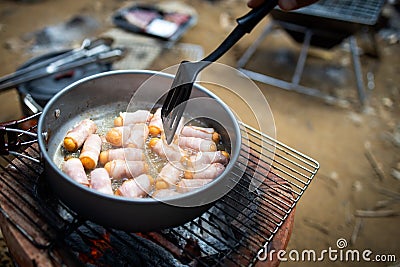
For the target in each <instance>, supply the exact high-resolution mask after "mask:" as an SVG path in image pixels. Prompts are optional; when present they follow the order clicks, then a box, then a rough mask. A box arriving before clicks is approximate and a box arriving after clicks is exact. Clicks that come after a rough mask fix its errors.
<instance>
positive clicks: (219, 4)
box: [0, 0, 400, 266]
mask: <svg viewBox="0 0 400 267" xmlns="http://www.w3.org/2000/svg"><path fill="white" fill-rule="evenodd" d="M184 2H186V3H187V4H190V5H191V6H192V7H194V9H195V10H196V11H197V13H198V21H197V24H196V25H195V26H194V27H193V28H191V29H190V30H189V31H188V32H187V33H186V34H185V35H184V36H183V38H182V39H181V42H182V43H190V44H196V45H200V46H202V48H203V50H204V53H205V54H207V53H209V52H210V51H212V49H213V48H215V47H216V46H217V45H218V44H219V42H221V41H222V40H223V38H224V37H225V35H226V34H227V32H228V31H229V29H230V27H231V25H232V23H233V22H234V21H233V19H234V18H235V17H237V16H240V15H242V14H244V13H245V12H246V10H247V8H246V6H245V1H239V0H236V1H234V0H230V1H222V0H221V1H201V0H196V1H184ZM126 3H127V2H124V1H117V0H114V1H105V0H101V1H89V0H81V1H39V0H38V1H32V2H29V1H1V2H0V40H1V46H0V66H1V68H0V75H4V74H7V73H10V72H12V71H14V70H15V68H17V66H19V65H20V64H22V63H23V62H24V61H26V60H27V59H29V58H30V57H32V53H29V52H28V51H27V50H26V47H28V46H29V45H30V42H32V37H31V36H30V35H29V33H32V32H35V31H37V30H39V29H42V28H43V27H45V26H47V25H54V24H57V23H61V22H65V21H66V20H68V19H70V18H71V16H73V15H77V14H87V15H90V16H91V17H93V18H95V19H96V20H97V22H98V25H97V28H96V30H93V31H91V32H90V35H91V36H96V35H97V34H99V33H101V32H104V31H106V30H107V29H109V28H112V27H113V25H112V23H111V20H110V16H111V14H112V12H113V11H115V10H116V9H117V8H119V7H120V6H122V5H125V4H126ZM264 25H265V24H263V25H260V26H259V27H257V28H256V29H255V30H254V32H253V34H252V35H249V36H247V37H246V38H245V39H243V40H242V41H241V42H239V44H237V45H236V46H235V47H234V49H232V50H231V51H230V52H229V53H228V54H227V55H225V56H224V57H223V58H221V60H220V62H221V63H225V64H227V65H229V66H233V67H235V66H236V62H237V60H238V58H239V57H240V56H241V55H242V54H243V52H244V51H245V49H246V48H247V47H248V46H249V45H250V44H251V43H252V42H253V41H254V39H255V38H256V37H257V36H258V34H259V33H260V31H261V29H262V28H263V26H264ZM377 43H378V51H379V55H380V58H379V59H374V58H371V57H368V56H365V55H364V54H363V55H362V56H361V62H362V67H363V78H364V82H366V80H367V75H368V77H369V78H371V77H373V78H374V83H375V86H373V88H371V89H367V94H368V102H369V103H368V104H367V105H366V106H365V107H364V108H361V107H360V105H359V102H358V99H357V94H356V86H355V82H354V74H353V71H352V65H351V61H350V58H349V52H348V47H347V46H346V45H341V46H339V47H335V48H334V49H331V50H320V49H312V51H311V53H310V57H309V58H308V60H307V65H306V68H305V74H304V78H303V79H304V80H302V82H304V83H306V84H307V85H309V86H313V87H316V88H319V89H321V91H323V92H326V93H329V94H331V95H334V96H338V97H339V98H340V99H341V101H340V103H339V104H333V105H332V104H328V103H326V102H325V101H323V100H321V99H317V98H315V97H310V96H305V95H302V94H298V93H295V92H288V91H285V90H282V89H279V88H276V87H273V86H270V85H266V84H262V83H257V85H258V86H259V89H260V90H261V92H262V93H263V95H264V96H265V98H266V99H267V101H268V103H269V105H270V107H271V111H272V113H273V116H274V119H275V128H276V138H277V139H278V140H279V141H281V142H283V143H285V144H287V145H289V146H291V147H293V148H295V149H296V150H298V151H300V152H302V153H304V154H305V155H308V156H310V157H312V158H314V159H316V160H317V161H318V162H319V163H320V165H321V168H320V170H319V172H318V173H317V176H316V177H315V179H314V180H313V181H312V183H311V185H310V187H309V188H308V189H307V190H306V192H305V194H304V196H303V197H302V198H301V199H300V202H299V203H298V205H297V210H296V217H295V227H294V230H293V234H292V237H291V239H290V242H289V245H288V250H287V251H288V252H289V251H292V250H297V251H299V252H300V253H301V252H302V251H304V250H311V249H312V250H315V251H316V252H317V253H320V252H321V251H322V250H328V249H329V248H332V249H337V245H336V242H337V240H338V239H341V238H342V239H345V240H346V241H347V242H348V247H347V248H348V249H356V250H359V251H361V252H362V251H363V250H366V249H369V250H371V251H372V252H373V254H372V255H373V256H374V255H378V254H385V255H389V254H393V255H396V258H397V263H393V262H385V263H377V262H374V263H367V262H365V261H361V262H346V261H340V260H336V261H333V260H329V258H328V256H326V257H325V260H324V261H323V262H316V263H310V262H298V261H297V262H296V261H293V260H292V261H291V260H289V261H288V262H284V263H282V264H281V266H300V265H301V266H399V265H398V264H399V262H400V242H399V228H398V227H399V225H400V220H399V215H400V205H399V203H400V178H399V177H398V175H397V176H396V173H398V172H400V153H399V151H400V121H399V114H400V102H399V99H400V98H399V96H400V87H399V82H400V76H399V73H400V67H399V60H400V57H399V54H400V45H399V42H398V41H397V42H389V41H388V40H387V39H384V38H380V36H378V35H377ZM299 49H300V48H299V45H298V44H297V43H295V42H293V41H292V40H291V39H290V37H288V35H287V34H286V33H285V32H283V31H276V32H274V33H273V34H271V35H270V36H269V37H268V38H267V39H266V40H265V41H264V42H263V43H262V45H261V46H260V48H259V50H258V52H257V54H256V56H255V57H254V58H253V59H252V60H251V62H250V63H249V65H248V67H249V68H251V69H252V70H256V71H259V72H263V73H267V74H269V75H273V76H275V77H279V78H282V79H286V80H289V79H290V77H291V75H292V74H291V73H292V71H293V66H294V62H295V59H296V58H297V56H298V53H299ZM180 60H181V59H177V57H176V56H175V55H174V54H171V53H168V52H165V53H163V54H162V56H160V57H159V59H157V61H155V62H153V63H152V64H151V65H150V66H149V68H151V69H155V70H160V69H163V68H166V67H168V66H170V65H173V64H177V63H179V61H180ZM368 73H369V74H368ZM0 98H2V99H7V101H5V102H4V101H2V103H4V105H3V104H2V107H1V112H0V116H1V120H2V121H5V120H9V119H16V118H18V117H20V116H21V111H20V103H19V101H18V97H17V94H16V92H15V91H14V90H11V91H8V92H4V93H1V95H0ZM8 100H12V101H8ZM254 109H257V107H256V106H255V107H254ZM375 165H376V166H375ZM377 170H378V171H377ZM396 177H397V178H396ZM360 211H373V212H375V211H376V212H375V213H373V215H374V217H371V218H370V217H360V216H356V215H357V212H360ZM379 215H383V216H381V217H379ZM377 216H378V217H377ZM373 256H371V257H373ZM396 264H397V265H396Z"/></svg>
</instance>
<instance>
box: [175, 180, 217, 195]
mask: <svg viewBox="0 0 400 267" xmlns="http://www.w3.org/2000/svg"><path fill="white" fill-rule="evenodd" d="M212 180H213V179H182V180H180V181H179V182H178V184H177V189H176V191H177V192H179V193H186V192H190V191H193V190H195V189H197V188H199V187H202V186H204V185H206V184H208V183H209V182H211V181H212Z"/></svg>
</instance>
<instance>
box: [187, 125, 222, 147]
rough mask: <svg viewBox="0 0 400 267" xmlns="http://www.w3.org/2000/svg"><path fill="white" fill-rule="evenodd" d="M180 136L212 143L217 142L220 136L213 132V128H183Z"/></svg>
mask: <svg viewBox="0 0 400 267" xmlns="http://www.w3.org/2000/svg"><path fill="white" fill-rule="evenodd" d="M181 135H182V136H187V137H197V138H202V139H207V140H212V141H214V142H216V143H217V142H219V139H220V135H219V134H218V133H217V132H216V131H215V130H214V128H205V127H198V126H184V127H183V128H182V131H181Z"/></svg>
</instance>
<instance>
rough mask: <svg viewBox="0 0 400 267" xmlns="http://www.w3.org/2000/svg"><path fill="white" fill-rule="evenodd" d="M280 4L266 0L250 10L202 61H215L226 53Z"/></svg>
mask: <svg viewBox="0 0 400 267" xmlns="http://www.w3.org/2000/svg"><path fill="white" fill-rule="evenodd" d="M277 5H278V0H265V2H264V3H263V4H262V5H261V6H259V7H257V8H253V9H252V10H250V11H249V12H248V13H247V14H246V15H244V16H242V17H240V18H238V19H236V22H237V24H238V25H237V26H236V27H235V29H233V31H232V32H231V33H230V34H229V35H228V37H227V38H226V39H225V40H224V41H223V42H222V43H221V44H220V46H218V47H217V49H215V50H214V51H213V52H212V53H211V54H210V55H208V56H207V57H205V58H204V59H203V60H202V61H208V62H214V61H216V60H218V59H219V58H220V57H221V56H222V55H223V54H225V53H226V52H227V51H228V50H229V49H230V48H231V47H232V46H233V45H234V44H236V43H237V42H238V41H239V40H240V38H242V37H243V35H245V34H246V33H250V32H251V31H252V30H253V29H254V27H255V26H256V25H257V24H258V23H259V22H260V21H261V20H262V19H263V18H264V17H265V16H266V15H268V13H269V12H271V10H272V9H274V8H275V7H276V6H277Z"/></svg>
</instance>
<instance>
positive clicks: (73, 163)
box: [62, 158, 89, 186]
mask: <svg viewBox="0 0 400 267" xmlns="http://www.w3.org/2000/svg"><path fill="white" fill-rule="evenodd" d="M62 171H63V172H64V173H65V174H66V175H68V176H69V177H71V178H72V179H73V180H75V181H77V182H78V183H80V184H83V185H86V186H89V180H88V178H87V176H86V173H85V169H84V168H83V165H82V162H81V161H80V160H79V159H78V158H70V159H69V160H67V161H65V162H64V163H63V165H62Z"/></svg>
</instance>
